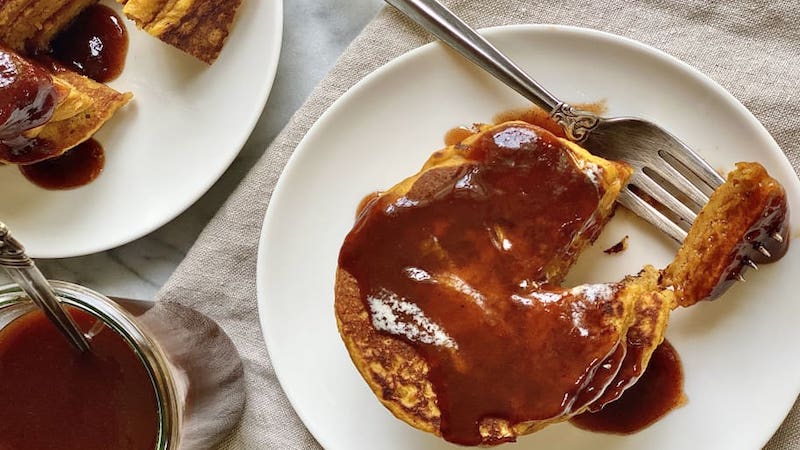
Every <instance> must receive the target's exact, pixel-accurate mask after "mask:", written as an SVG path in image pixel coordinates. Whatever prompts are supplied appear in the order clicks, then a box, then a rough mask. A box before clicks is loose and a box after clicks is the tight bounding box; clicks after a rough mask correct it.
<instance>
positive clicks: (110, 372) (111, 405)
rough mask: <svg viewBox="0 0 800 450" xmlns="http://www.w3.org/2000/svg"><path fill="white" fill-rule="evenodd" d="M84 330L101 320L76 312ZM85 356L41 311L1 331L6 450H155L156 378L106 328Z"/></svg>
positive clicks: (1, 423) (0, 428)
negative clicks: (153, 378)
mask: <svg viewBox="0 0 800 450" xmlns="http://www.w3.org/2000/svg"><path fill="white" fill-rule="evenodd" d="M69 313H70V314H71V315H72V317H73V318H74V319H75V321H76V323H77V325H78V327H79V328H80V329H81V330H84V331H87V330H89V328H91V327H92V325H93V324H94V323H95V322H96V319H95V318H94V317H93V316H91V315H89V314H87V313H85V312H83V311H80V310H77V309H74V308H69ZM91 344H92V351H91V352H87V353H84V354H79V353H77V352H75V351H74V349H73V348H72V347H71V346H70V344H69V342H68V341H67V340H66V339H65V338H64V336H63V335H61V333H59V332H58V330H57V329H56V328H55V327H54V326H53V325H52V324H51V323H50V321H49V320H48V319H47V318H46V317H45V316H44V314H43V313H42V312H41V311H39V310H35V311H33V312H30V313H27V314H25V315H23V316H22V317H20V318H18V319H16V320H14V321H13V322H11V323H10V324H9V325H7V326H5V327H4V328H3V329H2V330H0V379H2V380H3V381H2V383H0V398H2V399H3V402H2V404H0V448H3V449H14V450H42V449H56V448H58V449H81V450H107V449H115V450H153V449H154V448H155V447H156V440H157V436H158V426H159V425H158V422H159V421H158V406H157V403H156V394H155V389H154V387H153V383H152V382H151V381H150V376H149V374H148V372H147V370H146V369H145V367H144V365H143V364H142V362H141V360H140V359H139V357H138V356H137V355H136V354H135V353H134V352H133V351H132V350H131V348H130V347H129V346H128V344H127V343H126V342H125V340H123V339H122V337H121V336H120V335H118V334H117V333H115V332H114V331H113V330H111V329H109V328H103V329H102V330H101V331H100V332H99V333H98V334H96V335H95V336H94V337H93V338H92V339H91Z"/></svg>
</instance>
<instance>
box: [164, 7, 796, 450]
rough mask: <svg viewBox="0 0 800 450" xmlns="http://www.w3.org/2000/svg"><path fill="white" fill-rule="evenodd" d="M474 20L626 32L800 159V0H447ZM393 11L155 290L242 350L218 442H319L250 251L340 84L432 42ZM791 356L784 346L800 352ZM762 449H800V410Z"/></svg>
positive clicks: (363, 38)
mask: <svg viewBox="0 0 800 450" xmlns="http://www.w3.org/2000/svg"><path fill="white" fill-rule="evenodd" d="M446 3H447V4H448V5H449V6H450V7H451V8H452V9H453V10H454V11H455V12H456V13H457V14H459V15H460V16H462V17H464V18H465V19H466V21H467V22H468V23H470V24H472V25H473V26H476V27H487V26H494V25H504V24H520V23H554V24H568V25H577V26H583V27H589V28H594V29H598V30H603V31H608V32H612V33H616V34H620V35H623V36H627V37H630V38H633V39H636V40H639V41H642V42H644V43H646V44H649V45H652V46H654V47H656V48H659V49H661V50H664V51H666V52H667V53H670V54H671V55H673V56H675V57H677V58H679V59H681V60H683V61H686V62H687V63H689V64H690V65H692V66H694V67H696V68H698V69H699V70H700V71H702V72H703V73H705V74H707V75H709V76H710V77H711V78H713V79H714V80H716V81H717V82H719V83H720V84H722V86H724V87H725V88H726V89H727V90H728V91H730V92H731V93H732V94H733V95H734V96H735V97H736V98H738V99H739V100H740V101H742V102H743V103H744V104H745V106H747V107H748V108H749V109H750V110H751V111H752V112H753V113H754V114H755V115H756V116H757V117H758V119H759V120H761V122H762V123H763V124H764V125H765V126H766V127H767V129H768V130H769V131H770V133H772V135H773V136H774V137H775V139H776V140H777V141H778V144H780V146H781V147H782V148H783V149H784V151H785V152H786V153H787V155H788V156H789V159H790V161H792V164H793V166H794V168H795V171H797V169H798V167H800V166H799V165H798V163H800V132H798V128H800V119H799V118H800V100H799V99H798V98H797V94H798V93H800V83H799V82H798V79H799V78H798V77H799V76H798V73H800V27H798V23H800V2H798V1H797V0H772V1H770V0H759V1H756V0H752V1H751V0H716V1H709V0H639V1H635V0H630V1H624V0H560V1H559V2H531V1H524V0H491V1H489V0H487V1H469V0H453V1H447V2H446ZM431 40H432V38H431V37H430V36H429V35H428V34H427V33H425V32H424V31H422V30H421V29H420V28H419V27H417V26H415V25H412V24H411V23H410V22H409V21H408V20H406V19H405V18H404V17H402V16H401V15H400V14H399V13H397V12H396V11H394V10H391V9H385V10H383V11H382V12H381V13H380V14H379V15H378V16H377V17H376V18H375V19H374V20H373V21H372V22H371V23H370V24H369V25H368V26H367V27H366V28H365V29H364V31H363V32H362V33H361V35H359V36H358V37H357V38H356V39H355V41H354V42H353V43H352V44H351V45H350V47H349V48H348V49H347V50H346V51H345V52H344V54H343V55H342V56H341V58H340V60H339V61H338V63H337V64H336V66H335V67H334V68H333V70H332V71H331V72H330V74H328V76H327V77H326V78H325V79H324V80H323V81H322V82H321V83H320V85H319V86H318V87H317V88H316V89H315V90H314V92H313V93H312V95H311V96H310V98H309V99H308V101H307V102H306V104H305V105H303V106H302V107H301V108H300V110H299V111H297V113H296V114H295V115H294V117H293V118H292V119H291V121H290V122H289V124H288V125H287V126H286V128H285V129H284V130H283V132H282V133H281V134H280V135H279V136H278V137H277V138H276V139H275V141H274V142H273V143H272V145H271V146H270V147H269V148H268V149H267V151H266V153H265V154H264V156H263V157H262V158H261V160H260V161H259V162H258V163H257V164H256V165H255V167H253V169H252V171H251V172H250V173H249V175H248V176H247V177H246V178H245V179H244V180H243V182H242V184H241V185H240V186H239V187H238V189H237V190H236V192H234V194H233V195H232V196H231V198H230V199H229V200H228V201H227V203H226V204H225V205H224V206H223V207H222V208H221V209H220V210H219V212H218V213H217V215H216V217H214V219H213V220H212V221H211V223H210V224H209V225H208V227H207V228H206V229H205V231H204V232H203V233H202V234H201V236H200V237H199V239H198V240H197V243H196V244H195V245H194V247H193V248H192V249H191V251H190V252H189V254H188V255H187V257H186V259H185V260H184V261H183V263H182V264H181V265H180V267H179V268H178V269H177V271H176V273H175V274H174V276H173V277H172V278H171V279H170V280H169V281H168V282H167V284H166V286H165V287H164V288H163V290H162V291H161V293H160V295H159V298H160V300H162V301H177V302H181V303H185V304H187V305H189V306H191V307H193V308H196V309H198V310H199V311H201V312H203V313H204V314H207V315H208V316H209V317H211V318H213V319H214V320H216V321H218V322H219V324H220V325H221V326H222V327H223V329H224V330H225V331H226V332H227V333H228V334H229V335H230V337H231V338H232V339H233V341H234V342H235V343H236V345H237V347H238V349H239V351H240V353H241V354H242V357H243V359H244V367H245V374H246V379H247V395H248V403H247V407H246V411H245V414H244V418H243V420H242V422H241V424H240V427H239V428H237V429H236V430H235V431H234V433H233V434H232V435H231V436H229V437H228V438H227V439H226V441H224V443H223V444H222V446H221V448H224V449H267V448H275V449H306V448H318V444H317V443H316V442H315V441H314V439H313V438H312V437H311V435H310V434H309V433H308V432H307V431H306V429H305V428H304V427H303V425H302V423H301V422H300V420H299V419H298V418H297V416H296V415H295V413H294V412H293V410H292V408H291V406H290V405H289V403H288V401H287V400H286V397H285V396H284V394H283V392H282V391H281V388H280V386H279V384H278V381H277V380H276V378H275V373H274V371H273V369H272V365H271V363H270V361H269V358H268V356H267V352H266V348H265V345H264V341H263V338H262V335H261V330H260V329H259V322H258V312H257V308H256V284H255V274H256V249H257V244H258V238H259V232H260V230H261V222H262V220H263V217H264V212H265V210H266V207H267V204H268V202H269V198H270V195H271V194H272V190H273V187H274V186H275V182H276V181H277V180H278V176H279V175H280V173H281V170H282V169H283V166H284V164H285V163H286V160H287V159H288V158H289V155H290V154H291V153H292V151H293V150H294V149H295V147H296V146H297V144H298V142H299V141H300V139H301V138H302V137H303V135H304V134H305V133H306V132H307V131H308V129H309V127H311V125H312V124H313V123H314V122H315V121H316V120H317V118H318V117H319V116H320V114H322V112H323V111H325V110H326V109H327V108H328V107H329V106H330V105H331V103H333V101H334V100H336V99H337V98H339V97H340V96H341V95H342V94H343V93H344V92H345V91H346V90H347V89H348V88H350V87H351V86H352V85H353V84H355V83H356V82H357V81H358V80H360V79H361V78H363V77H364V76H365V75H367V74H369V73H370V72H372V71H373V70H375V69H376V68H378V67H380V66H381V65H383V64H385V63H386V62H388V61H389V60H391V59H392V58H394V57H396V56H398V55H400V54H402V53H405V52H407V51H408V50H411V49H413V48H416V47H418V46H420V45H422V44H425V43H427V42H429V41H431ZM796 356H797V355H787V357H796ZM798 409H800V408H798V406H797V405H796V406H795V410H794V411H793V412H792V414H790V416H789V418H788V419H787V420H786V423H785V424H784V425H783V426H782V427H781V429H780V430H779V431H778V433H777V434H776V435H775V437H774V438H773V440H772V441H771V442H770V443H769V444H768V446H767V448H768V449H786V448H800V412H799V411H798Z"/></svg>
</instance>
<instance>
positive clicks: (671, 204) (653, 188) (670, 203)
mask: <svg viewBox="0 0 800 450" xmlns="http://www.w3.org/2000/svg"><path fill="white" fill-rule="evenodd" d="M630 184H633V185H634V186H636V187H638V188H639V189H641V190H642V191H644V192H645V193H646V194H647V195H649V196H650V197H652V198H653V199H654V200H656V201H657V202H659V203H661V204H662V205H664V206H665V207H666V208H667V209H668V210H670V211H672V212H673V213H674V214H676V215H677V216H678V217H680V218H681V219H683V220H684V221H686V225H687V226H688V225H691V224H692V222H694V219H695V218H697V214H695V212H694V211H692V210H691V208H689V207H688V206H686V205H684V204H683V202H681V201H680V200H678V199H677V198H675V197H674V196H673V195H672V194H670V193H669V191H667V190H666V189H664V187H663V186H661V185H660V184H658V183H656V181H655V180H653V179H652V178H650V177H649V176H647V175H646V174H645V173H644V172H638V173H635V174H634V175H633V176H632V177H631V181H630Z"/></svg>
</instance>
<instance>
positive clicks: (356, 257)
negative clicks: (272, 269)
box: [334, 122, 786, 445]
mask: <svg viewBox="0 0 800 450" xmlns="http://www.w3.org/2000/svg"><path fill="white" fill-rule="evenodd" d="M762 170H763V169H762ZM629 174H630V169H629V168H628V167H627V166H625V165H624V164H619V163H614V162H610V161H605V160H602V159H600V158H597V157H595V156H592V155H591V154H589V153H588V152H586V151H585V150H584V149H581V148H580V147H578V146H577V145H575V144H573V143H570V142H568V141H565V140H563V139H559V138H557V137H555V136H553V135H552V134H550V133H549V132H547V131H545V130H543V129H541V128H538V127H536V126H533V125H529V124H525V123H523V122H508V123H502V124H499V125H495V126H485V127H482V128H481V129H480V130H479V131H478V132H477V133H476V134H474V135H472V136H470V137H468V138H467V139H465V140H464V141H462V142H461V143H459V144H456V145H453V146H449V147H447V148H445V149H443V150H440V151H438V152H436V153H434V155H432V156H431V158H430V159H429V160H428V162H427V163H426V164H425V165H424V166H423V168H422V170H421V171H420V172H419V173H417V174H415V175H413V176H411V177H409V178H407V179H406V180H404V181H402V182H400V183H398V184H397V185H395V186H394V187H392V188H390V189H389V190H388V191H386V192H382V193H379V194H378V195H376V196H374V197H373V198H371V199H370V200H369V201H368V202H367V203H366V204H365V206H363V208H362V209H361V211H360V213H359V215H358V218H357V220H356V224H355V225H354V227H353V229H352V230H351V232H350V233H349V234H348V236H347V237H346V238H345V242H344V244H343V246H342V249H341V252H340V255H339V267H338V268H337V273H336V285H335V304H334V309H335V315H336V320H337V326H338V328H339V332H340V335H341V337H342V339H343V341H344V343H345V346H346V347H347V350H348V352H349V354H350V356H351V359H352V360H353V363H354V365H355V366H356V368H357V369H358V371H359V372H360V374H361V375H362V377H363V378H364V379H365V381H366V382H367V384H368V385H369V386H370V388H371V389H372V390H373V392H374V393H375V395H376V396H377V398H378V399H379V400H380V401H381V402H382V403H383V404H384V406H386V407H387V408H388V409H389V410H390V411H391V412H392V413H393V414H394V415H395V416H397V417H398V418H399V419H401V420H403V421H405V422H406V423H408V424H410V425H412V426H414V427H416V428H419V429H421V430H424V431H427V432H431V433H434V434H437V435H440V436H442V437H444V438H445V439H446V440H448V441H452V442H455V443H458V444H462V445H495V444H499V443H502V442H507V441H513V440H515V439H516V437H517V436H520V435H523V434H527V433H531V432H534V431H537V430H539V429H541V428H543V427H545V426H547V425H549V424H552V423H556V422H560V421H564V420H568V419H569V418H571V417H573V416H575V415H577V414H580V413H582V412H585V411H597V410H599V409H601V408H602V407H603V406H604V405H606V404H608V403H610V402H613V401H614V400H616V399H617V398H619V397H620V395H622V394H623V393H624V391H625V390H626V389H628V388H629V387H630V386H632V385H633V384H634V383H635V382H636V381H637V380H638V379H639V377H641V375H642V373H643V372H644V371H645V370H646V367H647V365H648V362H649V360H650V358H651V355H652V354H653V352H654V351H655V349H656V348H657V347H658V346H659V344H661V343H662V341H663V340H664V335H665V331H666V328H667V325H668V320H669V313H670V311H671V310H672V309H673V308H675V307H676V306H677V305H678V302H679V301H680V303H681V304H684V305H688V304H691V303H693V302H694V301H697V300H699V298H697V299H693V298H691V296H693V295H695V294H696V291H695V290H693V289H691V288H690V287H691V286H692V283H689V282H687V280H688V277H687V273H689V268H688V267H687V266H685V265H682V266H680V267H682V268H683V269H685V270H684V271H680V270H678V267H679V265H678V264H677V263H675V264H673V265H672V266H671V269H668V270H667V273H668V274H669V276H667V275H665V272H664V271H661V270H658V269H656V268H653V267H651V266H647V267H645V268H644V269H643V270H642V272H640V273H639V274H638V275H636V276H629V277H626V278H625V279H624V280H622V281H620V282H616V283H601V284H591V285H581V286H576V287H573V288H570V289H567V288H563V287H560V286H559V284H560V283H561V281H562V280H563V278H564V275H565V274H566V272H567V271H568V270H569V267H570V266H571V265H572V263H573V262H574V261H575V258H576V257H577V255H578V254H579V253H580V251H581V250H583V249H584V248H585V247H586V246H587V245H589V244H590V243H591V242H592V241H593V240H594V238H595V237H596V236H597V234H598V233H599V231H600V229H601V228H602V226H603V224H604V223H605V222H606V221H607V220H608V218H609V217H610V215H611V213H612V211H613V203H614V200H615V198H616V196H617V195H618V193H619V191H620V189H621V187H622V186H623V185H624V184H625V182H626V180H627V178H628V176H629ZM735 180H738V181H735ZM755 180H760V181H758V182H756V181H755ZM773 183H775V182H774V180H772V179H771V178H769V177H768V176H767V175H766V172H763V173H762V172H761V171H759V170H757V169H756V168H753V167H750V166H742V165H740V166H739V167H737V170H736V171H735V173H734V174H733V175H731V177H729V180H728V182H727V183H726V186H725V187H723V188H722V189H720V190H719V191H718V192H719V193H720V194H715V196H716V198H717V200H714V201H712V202H710V203H709V205H708V206H707V207H706V209H704V212H703V213H701V215H700V216H701V218H702V217H706V216H707V217H719V214H721V213H725V214H727V213H735V212H736V211H737V209H736V208H735V207H733V206H730V207H729V208H727V209H725V208H722V207H721V206H720V205H733V204H735V203H736V202H737V200H736V198H737V197H738V196H740V195H750V196H753V197H758V198H762V197H763V199H767V200H762V201H760V203H759V202H753V203H747V204H745V206H744V208H745V209H746V208H750V207H758V205H762V206H763V205H767V207H769V206H770V205H772V206H774V208H775V210H776V211H782V213H778V212H776V213H775V216H776V217H777V216H780V218H781V221H783V220H784V219H785V216H786V214H785V197H781V195H780V194H781V192H777V191H774V190H771V189H772V186H773ZM729 185H735V186H736V187H734V188H732V189H731V188H729ZM753 190H759V191H760V193H759V194H754V193H752V192H751V191H753ZM780 198H783V200H782V201H783V203H781V200H780ZM719 208H722V212H720V211H718V210H717V209H719ZM739 208H742V206H741V205H740V206H739ZM748 217H750V218H754V217H761V219H754V220H749V219H748V220H746V221H745V222H746V223H747V224H748V225H747V226H746V227H739V228H735V227H732V228H731V229H729V232H728V233H727V234H724V235H723V234H721V235H720V236H723V237H722V238H721V239H724V240H725V241H724V242H715V241H705V242H704V243H703V245H704V246H705V247H714V248H716V247H721V248H722V247H725V248H727V249H728V250H725V251H723V253H724V254H728V253H730V252H729V250H730V248H729V247H726V246H727V245H728V244H729V243H730V242H733V243H734V244H735V243H738V242H740V241H742V239H743V236H744V234H742V233H743V231H742V230H744V232H746V231H747V230H752V229H767V230H772V229H773V228H774V227H775V226H774V225H772V222H770V221H767V222H769V223H770V225H769V226H766V225H765V220H766V219H764V218H763V217H765V216H764V215H763V214H761V211H755V212H753V213H749V214H748ZM773 222H774V221H773ZM783 223H784V222H780V224H779V225H778V228H780V227H781V226H782V224H783ZM704 226H707V222H706V219H700V218H699V219H698V222H697V223H696V227H704ZM718 228H720V229H721V228H725V225H724V223H722V224H721V225H719V227H718ZM693 233H694V234H697V236H699V237H697V238H691V239H687V241H686V243H685V244H684V246H683V247H682V248H681V250H680V251H679V254H691V255H696V257H697V258H698V259H697V260H696V261H690V264H701V267H705V266H702V264H709V262H710V261H709V260H711V259H714V258H715V257H716V256H715V255H716V253H714V252H708V251H705V250H704V249H703V248H702V247H699V245H700V242H699V241H702V240H703V239H704V236H705V237H707V235H704V234H703V233H702V232H699V231H693V232H691V233H690V236H692V235H693ZM698 233H699V234H698ZM734 247H736V245H734ZM737 248H738V247H737ZM680 260H681V259H680V256H679V258H678V259H677V260H676V262H677V261H680ZM700 261H702V263H700ZM704 298H705V297H704Z"/></svg>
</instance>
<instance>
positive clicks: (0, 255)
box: [0, 222, 89, 352]
mask: <svg viewBox="0 0 800 450" xmlns="http://www.w3.org/2000/svg"><path fill="white" fill-rule="evenodd" d="M0 266H2V267H3V268H4V269H6V272H8V275H9V276H10V277H11V279H12V280H14V282H16V283H17V284H18V285H19V286H20V287H21V288H22V290H23V291H25V293H26V294H28V296H29V297H30V298H31V300H32V301H33V302H34V303H35V304H36V306H38V307H39V308H41V309H42V310H43V311H44V313H45V315H47V317H48V319H50V321H52V322H53V323H54V324H55V325H56V327H58V329H59V331H61V332H62V333H63V334H64V336H66V337H67V339H69V341H70V342H71V343H72V345H73V346H74V347H75V348H76V349H77V350H78V351H80V352H85V351H87V350H89V342H88V341H87V340H86V337H85V336H84V335H83V333H82V332H81V331H80V329H79V328H78V326H77V325H76V324H75V321H73V320H72V317H70V315H69V314H67V313H66V311H64V309H63V307H62V306H61V303H60V302H59V301H58V298H57V297H56V294H55V292H53V289H52V288H51V287H50V284H49V283H48V282H47V280H46V279H45V277H44V275H42V272H40V271H39V269H38V268H37V267H36V264H34V262H33V260H32V259H31V258H30V257H29V256H28V255H27V254H26V253H25V247H23V246H22V244H21V243H20V242H19V241H18V240H16V239H15V238H14V237H13V236H11V234H10V233H9V231H8V227H6V225H5V224H4V223H2V222H0Z"/></svg>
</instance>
